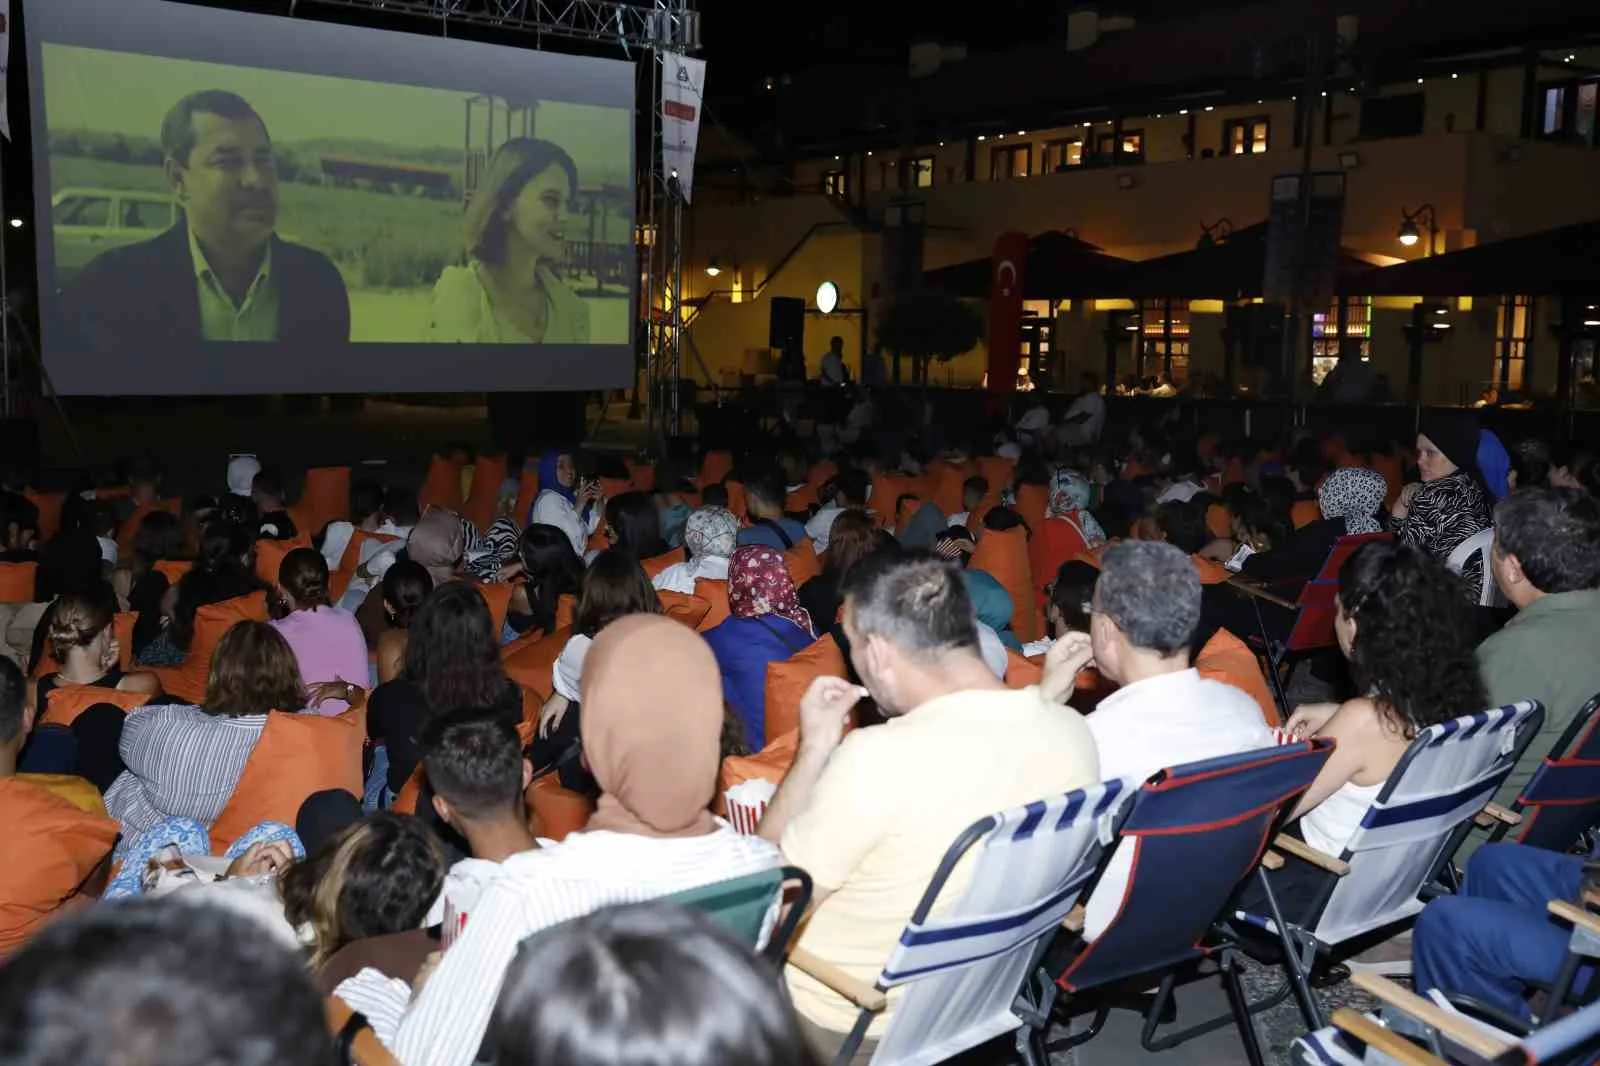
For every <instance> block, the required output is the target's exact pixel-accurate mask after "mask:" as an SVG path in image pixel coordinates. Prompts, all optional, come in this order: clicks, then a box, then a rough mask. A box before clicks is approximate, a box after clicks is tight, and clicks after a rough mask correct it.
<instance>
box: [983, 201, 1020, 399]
mask: <svg viewBox="0 0 1600 1066" xmlns="http://www.w3.org/2000/svg"><path fill="white" fill-rule="evenodd" d="M1027 261H1028V235H1027V234H1026V233H1002V234H1001V235H1000V239H999V240H997V241H995V242H994V254H993V256H992V257H991V259H990V262H991V263H992V264H993V270H994V273H993V276H992V282H991V286H990V289H989V391H990V392H996V393H1003V392H1014V391H1016V388H1017V364H1018V362H1019V361H1020V360H1021V358H1022V297H1023V286H1024V285H1025V284H1026V279H1025V278H1024V277H1023V267H1024V265H1025V264H1026V263H1027Z"/></svg>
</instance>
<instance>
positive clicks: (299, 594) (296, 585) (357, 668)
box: [272, 548, 369, 715]
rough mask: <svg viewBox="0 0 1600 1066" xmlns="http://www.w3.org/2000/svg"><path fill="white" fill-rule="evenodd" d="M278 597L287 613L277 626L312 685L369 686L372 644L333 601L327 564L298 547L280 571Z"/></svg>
mask: <svg viewBox="0 0 1600 1066" xmlns="http://www.w3.org/2000/svg"><path fill="white" fill-rule="evenodd" d="M278 594H279V597H280V598H281V607H282V608H283V609H284V610H286V611H287V612H288V613H287V614H286V615H284V617H282V618H279V619H278V620H277V621H275V622H273V623H272V625H273V627H274V628H276V629H277V631H278V632H279V633H281V634H283V638H284V639H285V640H287V641H288V642H289V647H290V648H292V649H294V657H295V661H296V662H297V663H299V665H300V676H301V677H303V678H304V679H305V682H306V684H307V685H313V686H314V685H318V684H322V683H323V682H327V681H348V682H349V683H350V684H352V685H357V686H360V687H362V688H366V687H368V681H369V678H368V676H367V675H368V667H367V641H366V638H365V637H363V636H362V635H361V626H360V624H359V623H358V622H357V621H356V616H355V615H353V614H351V613H350V612H349V611H344V610H340V609H339V608H337V607H333V606H330V605H329V602H328V562H327V560H326V559H324V558H323V557H322V553H321V552H318V551H316V550H314V549H312V548H296V549H295V550H294V551H292V552H290V553H289V554H288V555H285V556H284V557H283V565H282V566H281V567H279V569H278ZM345 708H346V704H344V703H342V702H341V701H339V700H332V699H330V700H327V701H326V702H324V703H323V704H321V705H320V706H319V707H318V708H317V710H318V711H319V712H321V713H322V714H328V715H332V714H338V713H340V712H341V711H343V710H345Z"/></svg>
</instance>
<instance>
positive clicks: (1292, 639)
mask: <svg viewBox="0 0 1600 1066" xmlns="http://www.w3.org/2000/svg"><path fill="white" fill-rule="evenodd" d="M1388 539H1389V534H1387V533H1359V534H1357V535H1355V536H1345V537H1340V538H1339V539H1338V540H1337V541H1335V542H1334V544H1333V550H1332V551H1330V552H1329V553H1328V558H1327V561H1325V562H1324V563H1323V564H1322V569H1321V570H1319V571H1318V572H1317V576H1316V577H1314V578H1312V579H1311V580H1310V581H1307V582H1306V583H1305V585H1304V586H1303V587H1302V588H1301V589H1300V596H1299V599H1298V600H1296V606H1298V607H1299V610H1298V611H1296V612H1295V616H1294V625H1293V626H1291V627H1290V629H1289V636H1288V637H1287V638H1286V639H1285V640H1284V651H1291V652H1298V651H1313V650H1315V649H1317V648H1331V647H1333V646H1334V645H1335V644H1336V643H1338V639H1337V638H1336V637H1335V636H1334V633H1333V618H1334V615H1335V614H1337V613H1338V610H1339V608H1338V602H1337V601H1338V598H1339V571H1340V570H1341V569H1343V568H1344V563H1345V560H1346V559H1348V558H1350V556H1351V554H1352V553H1354V552H1355V550H1356V549H1357V548H1359V547H1361V546H1362V545H1364V544H1371V543H1373V542H1374V541H1380V540H1388Z"/></svg>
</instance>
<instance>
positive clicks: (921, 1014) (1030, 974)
mask: <svg viewBox="0 0 1600 1066" xmlns="http://www.w3.org/2000/svg"><path fill="white" fill-rule="evenodd" d="M1127 792H1128V789H1127V787H1126V786H1125V785H1124V784H1123V782H1121V781H1119V780H1111V781H1106V782H1104V783H1102V784H1099V785H1095V786H1094V787H1092V788H1087V789H1080V790H1078V791H1075V792H1069V793H1066V794H1065V795H1060V796H1054V797H1052V798H1050V799H1047V800H1040V801H1038V802H1035V803H1030V804H1028V805H1027V806H1026V807H1018V808H1015V809H1013V810H1008V811H1003V812H1001V813H999V814H994V815H990V816H989V817H987V818H984V819H982V820H981V821H979V822H977V823H975V824H973V825H972V826H970V827H969V828H968V829H967V830H966V831H965V832H964V833H962V834H961V836H960V837H958V838H957V839H956V841H955V843H953V844H952V845H951V846H950V849H949V850H948V851H946V852H945V855H944V858H943V859H942V860H941V861H940V863H939V867H938V869H937V870H936V871H935V872H934V875H933V878H932V880H931V881H930V882H929V884H928V888H927V890H926V891H925V892H924V893H923V895H922V899H921V901H920V902H918V904H917V908H916V910H915V911H914V912H913V913H912V916H911V921H910V922H909V923H908V924H907V925H906V928H905V931H904V932H902V933H901V934H900V943H899V944H898V945H897V946H896V947H895V949H894V951H893V952H892V953H891V955H890V957H889V960H888V961H887V962H886V963H885V964H884V967H883V972H882V973H881V974H880V975H879V977H878V980H877V982H876V983H875V984H874V985H872V986H870V987H869V986H866V985H865V984H864V983H862V982H860V981H855V980H852V979H850V978H849V977H848V975H846V974H844V973H843V972H842V971H840V970H839V969H838V968H837V967H835V966H831V965H829V964H828V963H826V962H824V961H823V960H819V959H817V958H815V957H814V956H812V955H810V954H809V953H808V952H806V951H805V950H804V949H802V948H798V947H797V948H795V949H794V950H793V951H792V952H790V955H789V963H790V965H792V966H795V967H796V968H798V969H799V970H801V971H802V972H804V973H806V974H808V975H810V976H812V977H814V978H816V979H817V980H819V981H821V982H822V983H823V984H825V985H827V986H829V987H830V988H832V989H833V990H834V991H836V992H838V993H840V994H841V995H843V996H845V997H846V998H847V999H850V1000H851V1001H852V1002H854V1003H855V1004H856V1005H857V1006H858V1007H859V1008H860V1013H859V1015H858V1016H857V1020H856V1024H855V1027H854V1029H852V1030H851V1032H850V1035H849V1037H848V1039H847V1040H846V1041H845V1043H844V1046H843V1047H842V1048H841V1050H840V1052H839V1056H838V1059H837V1061H838V1062H841V1063H844V1062H849V1061H850V1059H851V1057H852V1056H853V1055H854V1054H855V1053H856V1050H857V1049H858V1048H859V1047H860V1046H861V1041H862V1040H863V1039H864V1038H865V1036H866V1032H867V1027H868V1026H869V1025H870V1024H871V1022H872V1019H873V1017H874V1016H875V1015H877V1014H878V1013H879V1012H881V1011H882V1010H883V1009H884V1007H885V1005H886V1002H887V999H886V993H887V992H888V991H889V989H891V988H895V987H898V986H902V985H903V986H905V996H904V998H902V999H901V1000H900V1001H899V1002H898V1003H897V1004H896V1006H895V1011H894V1016H893V1017H892V1018H891V1019H890V1020H889V1025H888V1028H887V1029H886V1030H885V1031H884V1034H883V1036H882V1038H881V1039H880V1040H879V1041H878V1046H877V1049H876V1050H875V1051H874V1053H873V1057H872V1062H873V1066H928V1064H931V1063H935V1062H943V1061H944V1060H946V1059H948V1058H950V1057H952V1056H954V1055H956V1054H959V1053H960V1052H962V1051H965V1050H967V1049H969V1048H973V1047H977V1046H978V1045H980V1044H983V1043H985V1042H987V1041H989V1040H992V1039H994V1038H995V1037H997V1036H1000V1035H1002V1034H1004V1033H1007V1032H1011V1031H1013V1030H1017V1037H1016V1042H1017V1051H1018V1052H1019V1054H1020V1055H1021V1056H1022V1058H1023V1060H1024V1061H1025V1062H1026V1063H1028V1066H1046V1064H1047V1063H1048V1061H1049V1056H1048V1055H1047V1054H1046V1053H1045V1052H1044V1048H1043V1046H1042V1034H1043V1030H1044V1028H1045V1026H1046V1025H1047V1024H1048V1022H1049V1017H1050V1010H1049V1002H1050V1000H1051V999H1053V988H1052V986H1051V984H1050V980H1049V977H1048V975H1046V974H1045V973H1043V971H1041V970H1040V969H1039V967H1038V960H1039V957H1040V955H1041V953H1042V952H1043V950H1044V948H1045V945H1046V943H1047V942H1048V940H1049V938H1050V937H1051V936H1052V935H1053V934H1054V933H1055V931H1056V930H1057V929H1058V928H1059V927H1060V925H1061V921H1062V919H1063V918H1064V917H1065V916H1066V915H1067V912H1068V911H1069V910H1070V909H1071V908H1072V905H1073V904H1074V903H1075V902H1076V901H1077V899H1078V894H1079V892H1080V891H1081V890H1082V888H1083V886H1084V885H1085V884H1086V883H1088V881H1089V879H1090V878H1091V877H1092V876H1093V875H1094V871H1095V867H1096V866H1097V864H1098V863H1099V860H1100V855H1101V847H1102V842H1103V840H1104V836H1103V834H1102V832H1101V827H1102V825H1103V823H1104V822H1105V821H1106V819H1107V817H1108V816H1110V815H1111V814H1113V813H1114V812H1115V811H1116V810H1117V809H1118V807H1119V806H1120V805H1121V801H1122V800H1124V799H1125V798H1126V795H1127ZM963 863H965V864H967V870H966V874H967V876H966V884H965V886H964V887H958V888H954V889H951V890H950V892H949V895H950V897H951V898H950V899H948V900H946V899H944V898H942V897H944V896H945V895H946V889H947V888H948V887H949V884H950V881H951V878H952V875H953V874H954V872H955V870H956V868H957V866H958V865H961V864H963ZM936 905H938V913H934V912H935V906H936Z"/></svg>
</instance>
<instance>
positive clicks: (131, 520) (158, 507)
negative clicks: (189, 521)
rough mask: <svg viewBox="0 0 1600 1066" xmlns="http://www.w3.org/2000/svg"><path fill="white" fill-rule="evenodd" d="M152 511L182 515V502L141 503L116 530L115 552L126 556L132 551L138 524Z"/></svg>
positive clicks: (175, 500) (174, 500)
mask: <svg viewBox="0 0 1600 1066" xmlns="http://www.w3.org/2000/svg"><path fill="white" fill-rule="evenodd" d="M152 511H166V512H167V513H168V514H173V515H176V514H181V513H183V501H182V500H179V499H169V500H156V501H155V502H153V503H141V504H140V505H139V506H137V507H135V508H134V509H133V514H131V515H129V516H128V520H127V521H126V522H124V523H122V526H121V528H119V529H118V530H117V552H118V553H119V554H120V555H127V554H128V553H129V552H131V551H133V538H134V537H135V536H136V535H137V534H138V532H139V523H140V522H143V521H144V516H145V515H147V514H149V513H150V512H152Z"/></svg>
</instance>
